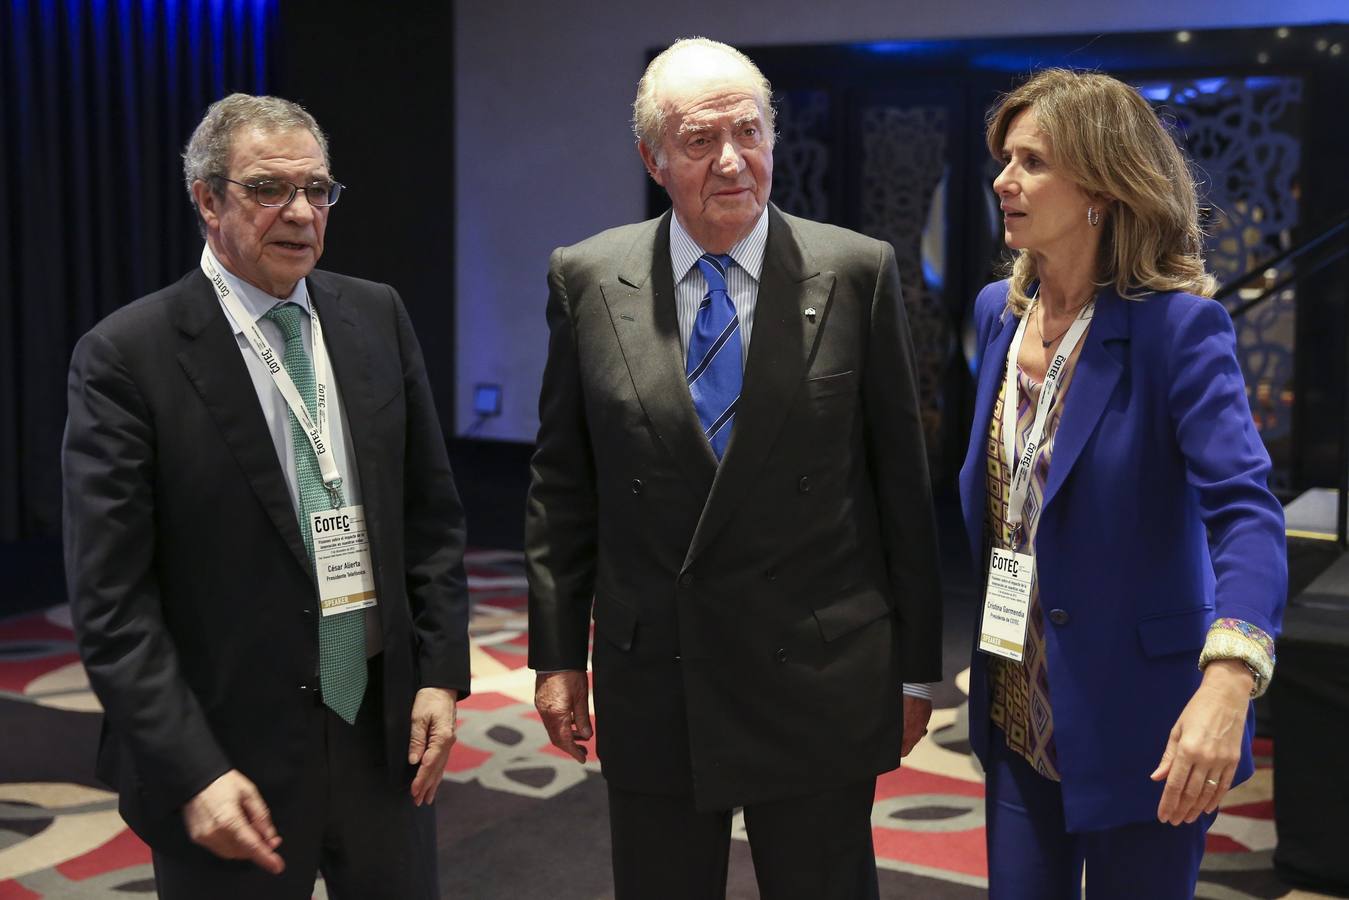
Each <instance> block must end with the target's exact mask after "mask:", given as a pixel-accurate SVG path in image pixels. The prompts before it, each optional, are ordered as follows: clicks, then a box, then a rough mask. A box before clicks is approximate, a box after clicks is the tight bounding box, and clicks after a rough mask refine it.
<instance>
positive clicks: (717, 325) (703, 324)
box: [684, 253, 744, 459]
mask: <svg viewBox="0 0 1349 900" xmlns="http://www.w3.org/2000/svg"><path fill="white" fill-rule="evenodd" d="M731 264H732V261H731V258H730V257H729V256H726V255H722V256H713V255H712V254H710V253H704V254H703V255H702V256H701V257H699V258H698V268H699V269H700V270H701V271H702V273H703V277H704V278H705V279H707V294H706V295H705V296H704V297H703V303H702V305H701V306H699V307H698V316H697V318H695V319H694V321H693V334H692V335H690V336H689V358H688V364H687V367H686V368H685V370H684V371H685V378H686V380H687V381H688V385H689V393H690V394H692V395H693V408H694V410H695V411H696V412H697V413H698V421H700V422H702V424H703V434H704V435H705V436H706V437H707V441H708V443H709V444H711V445H712V452H713V453H715V454H716V455H717V459H721V456H722V454H723V453H725V452H726V445H727V444H728V443H730V440H731V428H732V427H733V426H734V425H735V406H736V403H737V402H739V400H740V384H741V381H742V380H743V379H744V373H743V372H742V371H741V367H740V318H739V317H738V316H737V315H736V314H735V304H734V303H732V302H731V296H730V294H728V293H727V292H726V272H727V271H728V270H729V269H730V267H731Z"/></svg>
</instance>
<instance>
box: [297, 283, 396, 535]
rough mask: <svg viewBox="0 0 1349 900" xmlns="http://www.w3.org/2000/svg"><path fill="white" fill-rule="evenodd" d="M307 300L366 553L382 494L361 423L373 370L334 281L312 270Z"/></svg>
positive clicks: (371, 406) (374, 450)
mask: <svg viewBox="0 0 1349 900" xmlns="http://www.w3.org/2000/svg"><path fill="white" fill-rule="evenodd" d="M307 281H308V286H309V302H310V303H313V304H314V308H315V309H316V310H318V315H319V322H320V323H321V324H322V325H323V340H324V341H325V342H326V344H327V348H328V362H329V364H330V365H331V366H332V378H333V380H334V381H335V382H336V383H337V385H338V387H339V389H340V393H341V398H342V407H343V421H344V422H345V427H346V433H347V437H348V438H349V439H350V440H351V449H352V451H353V453H354V454H355V457H356V458H355V459H353V460H349V461H348V465H349V466H354V467H355V469H356V474H357V476H358V477H359V478H360V483H361V498H360V499H361V505H362V506H363V507H364V508H365V521H366V533H367V534H369V535H371V536H372V540H371V545H372V549H371V552H372V554H373V553H374V552H375V545H376V544H377V543H378V542H377V541H376V540H374V539H373V536H376V535H379V534H381V533H382V529H381V527H380V521H381V511H382V510H381V506H380V500H381V495H382V492H381V491H379V490H377V489H376V486H377V485H378V484H379V474H378V472H379V459H380V455H379V449H380V448H379V446H378V440H377V438H376V437H375V436H374V435H372V434H371V432H370V429H369V428H368V427H363V423H368V422H371V421H373V418H374V416H373V413H374V411H375V400H376V397H377V395H376V392H375V390H374V383H373V374H372V373H374V372H375V371H376V368H375V366H374V365H373V364H372V359H371V356H370V346H369V343H368V342H367V340H366V337H365V332H364V331H362V329H361V325H360V321H359V318H358V316H357V310H356V303H355V301H354V299H353V298H351V297H348V296H345V295H344V294H343V293H342V287H341V284H340V282H338V281H337V280H335V279H333V278H331V277H329V276H328V275H327V273H324V272H320V271H314V272H312V273H310V275H309V278H308V279H307Z"/></svg>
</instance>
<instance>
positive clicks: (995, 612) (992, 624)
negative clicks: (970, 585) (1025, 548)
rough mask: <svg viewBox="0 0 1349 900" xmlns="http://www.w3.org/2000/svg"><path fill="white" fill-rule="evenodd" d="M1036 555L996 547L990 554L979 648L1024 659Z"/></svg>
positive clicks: (1014, 659)
mask: <svg viewBox="0 0 1349 900" xmlns="http://www.w3.org/2000/svg"><path fill="white" fill-rule="evenodd" d="M1034 574H1035V557H1033V556H1031V555H1030V554H1029V553H1017V552H1015V551H1013V550H1002V549H999V548H998V547H994V548H993V552H992V553H991V554H990V555H989V558H988V586H987V587H986V588H985V589H984V612H983V618H982V620H981V624H980V626H979V649H980V650H982V651H984V652H985V653H992V654H993V655H994V656H1001V657H1004V658H1006V659H1010V660H1013V661H1015V662H1020V661H1021V657H1022V656H1023V655H1024V652H1025V647H1026V620H1027V619H1028V617H1029V616H1030V591H1031V577H1032V576H1033V575H1034Z"/></svg>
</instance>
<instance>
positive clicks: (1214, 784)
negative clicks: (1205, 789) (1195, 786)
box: [1204, 778, 1218, 787]
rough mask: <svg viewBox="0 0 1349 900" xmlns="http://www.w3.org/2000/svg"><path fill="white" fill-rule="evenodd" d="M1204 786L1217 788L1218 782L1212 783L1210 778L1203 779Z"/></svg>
mask: <svg viewBox="0 0 1349 900" xmlns="http://www.w3.org/2000/svg"><path fill="white" fill-rule="evenodd" d="M1204 784H1211V785H1213V786H1214V787H1217V786H1218V782H1216V781H1214V780H1213V779H1212V778H1205V779H1204Z"/></svg>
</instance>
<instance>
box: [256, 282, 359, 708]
mask: <svg viewBox="0 0 1349 900" xmlns="http://www.w3.org/2000/svg"><path fill="white" fill-rule="evenodd" d="M302 312H303V311H302V310H301V309H300V307H298V306H296V305H295V304H294V303H278V304H277V305H276V306H273V307H272V308H271V309H269V310H268V311H267V312H266V313H264V317H265V318H267V319H270V320H271V321H273V322H275V323H276V325H277V327H278V328H280V329H281V334H282V335H283V336H284V337H285V338H286V347H285V350H284V351H282V353H283V355H282V357H281V365H282V366H284V367H285V369H286V374H288V375H290V378H291V381H294V382H295V389H296V390H298V391H299V392H300V396H301V397H303V398H304V405H305V406H307V407H309V414H310V415H311V416H312V415H313V414H314V406H315V402H316V399H317V397H316V389H315V386H314V364H313V361H312V360H310V358H309V352H308V351H307V350H305V348H304V338H303V337H302V335H301V332H300V319H301V317H302ZM289 418H290V442H291V445H292V446H293V447H294V448H295V480H296V482H297V483H298V485H299V489H300V537H301V538H302V539H303V540H304V549H305V550H306V551H307V552H308V553H309V560H310V562H311V563H312V562H313V560H314V537H313V535H312V534H311V533H310V530H309V517H310V516H311V515H312V514H313V513H316V512H321V511H323V510H327V509H331V508H332V500H331V499H330V498H329V496H328V489H327V488H326V487H325V486H324V484H323V475H322V474H321V473H320V472H319V461H318V459H317V458H316V457H315V456H314V448H313V446H311V445H310V443H309V437H308V436H307V435H306V434H305V431H304V428H302V427H301V426H300V420H299V419H297V418H296V417H295V413H290V414H289ZM368 677H369V676H368V674H367V672H366V664H365V617H364V616H363V615H362V614H360V613H356V612H347V613H342V614H340V615H335V616H324V615H320V616H319V693H320V694H322V695H323V702H324V703H325V704H326V705H327V706H328V708H329V709H331V710H332V711H333V712H335V713H337V714H338V715H339V716H341V717H342V718H343V719H345V720H346V721H347V722H348V723H350V724H355V722H356V713H357V712H358V711H359V710H360V708H361V700H362V699H363V698H364V697H365V687H366V681H367V679H368Z"/></svg>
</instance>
